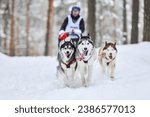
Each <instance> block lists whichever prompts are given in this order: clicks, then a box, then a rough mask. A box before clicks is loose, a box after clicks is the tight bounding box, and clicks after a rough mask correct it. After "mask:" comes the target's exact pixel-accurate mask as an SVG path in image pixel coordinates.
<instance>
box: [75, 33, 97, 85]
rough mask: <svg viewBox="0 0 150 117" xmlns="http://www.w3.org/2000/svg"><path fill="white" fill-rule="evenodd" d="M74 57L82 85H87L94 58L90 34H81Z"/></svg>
mask: <svg viewBox="0 0 150 117" xmlns="http://www.w3.org/2000/svg"><path fill="white" fill-rule="evenodd" d="M76 59H77V62H78V70H79V73H80V76H81V80H82V85H83V86H88V85H89V83H90V78H91V72H92V65H93V62H94V61H95V59H96V52H95V47H94V43H93V41H92V40H91V38H90V36H89V35H88V36H81V39H80V41H79V42H78V45H77V50H76Z"/></svg>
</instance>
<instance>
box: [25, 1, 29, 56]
mask: <svg viewBox="0 0 150 117" xmlns="http://www.w3.org/2000/svg"><path fill="white" fill-rule="evenodd" d="M29 10H30V0H26V56H29V29H30V17H29Z"/></svg>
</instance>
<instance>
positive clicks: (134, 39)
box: [131, 0, 139, 44]
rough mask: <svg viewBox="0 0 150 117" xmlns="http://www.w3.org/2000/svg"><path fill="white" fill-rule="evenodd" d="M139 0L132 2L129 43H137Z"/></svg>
mask: <svg viewBox="0 0 150 117" xmlns="http://www.w3.org/2000/svg"><path fill="white" fill-rule="evenodd" d="M138 22H139V0H133V1H132V29H131V43H132V44H133V43H138Z"/></svg>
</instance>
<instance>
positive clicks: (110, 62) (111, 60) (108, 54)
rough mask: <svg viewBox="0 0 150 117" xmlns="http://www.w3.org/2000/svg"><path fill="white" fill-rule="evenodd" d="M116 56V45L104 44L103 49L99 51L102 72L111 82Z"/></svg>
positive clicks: (113, 75)
mask: <svg viewBox="0 0 150 117" xmlns="http://www.w3.org/2000/svg"><path fill="white" fill-rule="evenodd" d="M116 55H117V48H116V43H107V42H105V45H104V47H102V48H100V50H99V62H100V64H101V67H102V72H103V73H104V74H105V75H106V76H107V77H108V78H110V79H112V80H113V79H114V77H115V66H116Z"/></svg>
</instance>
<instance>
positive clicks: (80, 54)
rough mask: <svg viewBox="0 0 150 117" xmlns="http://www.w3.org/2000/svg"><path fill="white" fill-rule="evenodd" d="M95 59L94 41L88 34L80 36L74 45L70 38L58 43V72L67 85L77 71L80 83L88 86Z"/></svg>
mask: <svg viewBox="0 0 150 117" xmlns="http://www.w3.org/2000/svg"><path fill="white" fill-rule="evenodd" d="M95 59H96V52H95V47H94V43H93V41H92V40H91V38H90V36H89V35H88V36H81V39H80V40H79V41H78V42H77V45H74V44H73V42H72V40H71V38H70V37H68V38H67V39H65V40H63V41H61V42H60V44H59V52H58V61H59V67H57V69H58V73H59V74H61V75H62V76H63V78H64V81H65V85H66V86H69V84H70V82H72V81H73V80H74V79H75V77H76V75H77V73H79V74H80V77H81V80H82V85H83V86H88V84H89V82H90V78H91V75H90V74H91V70H92V64H93V62H94V61H95Z"/></svg>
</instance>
